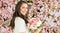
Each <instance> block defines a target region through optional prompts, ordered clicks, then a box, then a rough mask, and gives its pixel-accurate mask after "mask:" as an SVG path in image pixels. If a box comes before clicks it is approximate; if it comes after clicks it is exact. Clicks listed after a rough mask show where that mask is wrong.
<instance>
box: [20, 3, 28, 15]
mask: <svg viewBox="0 0 60 33" xmlns="http://www.w3.org/2000/svg"><path fill="white" fill-rule="evenodd" d="M27 11H28V5H27V4H26V3H23V4H22V5H21V8H20V12H21V13H22V14H23V15H24V16H25V15H26V14H27Z"/></svg>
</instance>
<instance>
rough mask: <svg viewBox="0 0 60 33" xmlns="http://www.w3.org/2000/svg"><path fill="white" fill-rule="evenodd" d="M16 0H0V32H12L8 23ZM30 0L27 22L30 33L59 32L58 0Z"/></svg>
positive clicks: (59, 6) (59, 10)
mask: <svg viewBox="0 0 60 33" xmlns="http://www.w3.org/2000/svg"><path fill="white" fill-rule="evenodd" d="M18 1H19V0H0V33H12V30H11V29H10V27H9V24H10V21H11V19H12V15H13V13H14V11H15V5H16V4H17V2H18ZM27 1H28V0H27ZM31 1H32V2H28V4H29V6H30V7H29V14H28V21H29V22H28V24H27V25H28V28H29V30H30V33H60V0H31ZM30 3H31V4H30Z"/></svg>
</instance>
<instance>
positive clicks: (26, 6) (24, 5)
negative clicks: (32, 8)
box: [20, 3, 28, 33]
mask: <svg viewBox="0 0 60 33" xmlns="http://www.w3.org/2000/svg"><path fill="white" fill-rule="evenodd" d="M27 11H28V5H27V4H26V3H23V4H22V5H21V8H20V12H21V13H22V14H23V15H24V16H25V15H26V14H27ZM20 33H26V32H25V31H24V32H20Z"/></svg>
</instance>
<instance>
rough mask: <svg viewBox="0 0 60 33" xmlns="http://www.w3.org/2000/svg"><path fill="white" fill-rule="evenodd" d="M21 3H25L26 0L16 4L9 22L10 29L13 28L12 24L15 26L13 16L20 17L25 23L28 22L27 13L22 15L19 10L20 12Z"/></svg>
mask: <svg viewBox="0 0 60 33" xmlns="http://www.w3.org/2000/svg"><path fill="white" fill-rule="evenodd" d="M23 3H26V4H27V2H25V1H19V2H18V3H17V4H16V7H15V12H14V14H13V17H12V20H11V23H10V26H11V28H12V29H14V26H15V23H14V21H15V18H16V17H21V18H22V19H23V20H24V21H25V23H26V24H27V23H28V21H27V15H26V16H24V15H22V14H21V12H20V7H21V5H22V4H23Z"/></svg>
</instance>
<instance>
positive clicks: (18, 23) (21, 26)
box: [13, 17, 29, 33]
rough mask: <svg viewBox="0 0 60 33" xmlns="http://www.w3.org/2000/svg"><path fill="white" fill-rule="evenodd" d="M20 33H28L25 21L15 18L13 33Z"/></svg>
mask: <svg viewBox="0 0 60 33" xmlns="http://www.w3.org/2000/svg"><path fill="white" fill-rule="evenodd" d="M20 32H25V33H29V32H28V28H27V26H26V24H25V21H24V20H23V19H22V18H20V17H16V18H15V27H14V30H13V33H20Z"/></svg>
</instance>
